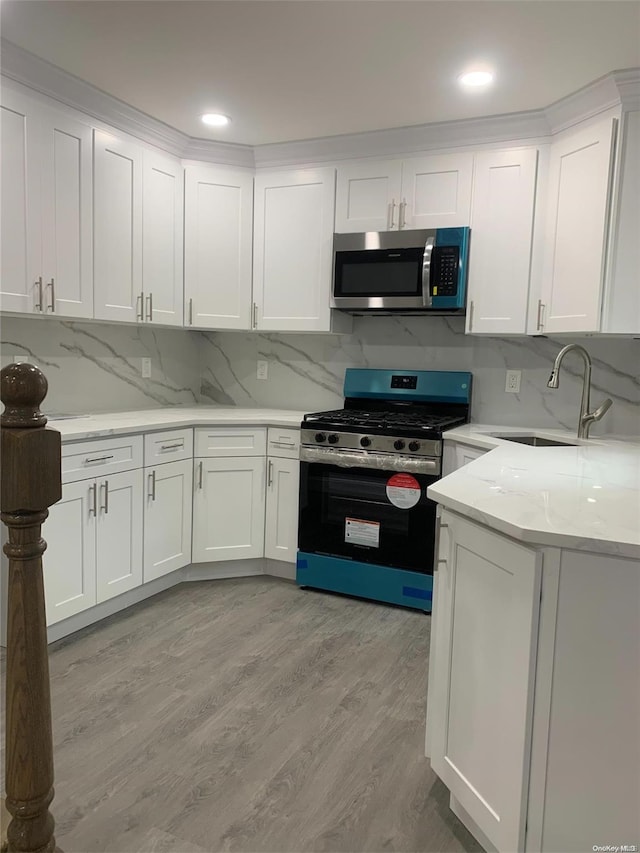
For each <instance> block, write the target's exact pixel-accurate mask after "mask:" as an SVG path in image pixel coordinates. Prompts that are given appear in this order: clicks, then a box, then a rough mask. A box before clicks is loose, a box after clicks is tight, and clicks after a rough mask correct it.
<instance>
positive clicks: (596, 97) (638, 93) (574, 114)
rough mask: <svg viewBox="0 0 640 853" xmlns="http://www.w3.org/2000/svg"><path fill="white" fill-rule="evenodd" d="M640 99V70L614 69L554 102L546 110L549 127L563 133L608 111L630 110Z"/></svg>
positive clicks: (552, 130)
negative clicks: (617, 108) (617, 109)
mask: <svg viewBox="0 0 640 853" xmlns="http://www.w3.org/2000/svg"><path fill="white" fill-rule="evenodd" d="M639 101H640V69H639V68H629V69H626V70H624V71H613V72H611V73H610V74H605V76H604V77H600V78H598V80H594V81H593V82H592V83H589V84H588V85H587V86H583V88H582V89H578V91H577V92H573V93H572V94H571V95H567V97H565V98H561V99H560V100H559V101H556V102H555V103H553V104H550V105H549V106H548V107H547V108H546V110H545V113H546V117H547V121H548V123H549V130H550V131H551V133H552V134H555V133H560V131H562V130H566V129H567V128H569V127H571V126H572V125H574V124H578V123H579V122H581V121H584V120H585V119H588V118H592V117H593V116H596V115H598V114H599V113H602V112H604V111H605V110H608V109H611V108H612V107H619V106H620V105H622V107H623V108H624V109H629V108H630V107H632V106H633V105H634V104H636V105H637V104H638V102H639Z"/></svg>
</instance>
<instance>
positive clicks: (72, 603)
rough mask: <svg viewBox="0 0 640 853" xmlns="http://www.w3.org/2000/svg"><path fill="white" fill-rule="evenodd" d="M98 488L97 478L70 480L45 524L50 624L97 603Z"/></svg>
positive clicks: (48, 616) (47, 601)
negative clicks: (77, 481) (79, 480)
mask: <svg viewBox="0 0 640 853" xmlns="http://www.w3.org/2000/svg"><path fill="white" fill-rule="evenodd" d="M95 490H96V483H95V480H82V481H81V482H79V483H67V484H66V485H65V486H63V487H62V500H61V501H59V502H58V503H57V504H54V505H53V506H52V507H51V509H50V510H49V518H48V519H47V520H46V522H45V524H44V526H43V528H42V535H43V536H44V539H45V540H46V542H47V550H46V551H45V553H44V557H43V567H44V595H45V602H46V607H47V625H54V624H55V623H56V622H60V621H61V620H62V619H68V618H69V616H73V615H75V614H76V613H80V612H81V611H82V610H86V609H87V608H88V607H93V605H94V604H95V603H96V491H95Z"/></svg>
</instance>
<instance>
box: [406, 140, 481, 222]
mask: <svg viewBox="0 0 640 853" xmlns="http://www.w3.org/2000/svg"><path fill="white" fill-rule="evenodd" d="M472 176H473V154H440V155H434V156H432V157H415V158H412V159H411V160H404V161H403V163H402V210H401V211H400V227H401V228H458V227H460V226H465V225H469V221H470V217H471V179H472Z"/></svg>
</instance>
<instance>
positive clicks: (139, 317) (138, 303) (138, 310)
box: [136, 290, 144, 321]
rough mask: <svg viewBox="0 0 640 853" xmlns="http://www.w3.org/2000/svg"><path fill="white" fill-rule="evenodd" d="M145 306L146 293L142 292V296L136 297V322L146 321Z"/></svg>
mask: <svg viewBox="0 0 640 853" xmlns="http://www.w3.org/2000/svg"><path fill="white" fill-rule="evenodd" d="M143 305H144V291H142V290H141V291H140V295H139V296H136V320H140V321H142V320H144V312H143ZM138 306H139V307H138Z"/></svg>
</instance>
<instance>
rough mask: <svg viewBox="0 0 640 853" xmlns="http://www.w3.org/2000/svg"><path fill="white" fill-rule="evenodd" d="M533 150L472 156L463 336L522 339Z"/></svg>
mask: <svg viewBox="0 0 640 853" xmlns="http://www.w3.org/2000/svg"><path fill="white" fill-rule="evenodd" d="M537 162H538V151H537V149H535V148H516V149H514V150H512V151H483V152H481V153H479V154H477V155H476V164H475V173H474V179H473V204H472V208H471V249H470V252H469V282H468V297H467V326H466V331H467V333H469V332H473V333H485V334H491V335H500V334H520V335H522V334H525V333H526V330H527V304H528V299H529V280H530V272H531V251H532V239H533V217H534V208H535V196H536V172H537Z"/></svg>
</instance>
